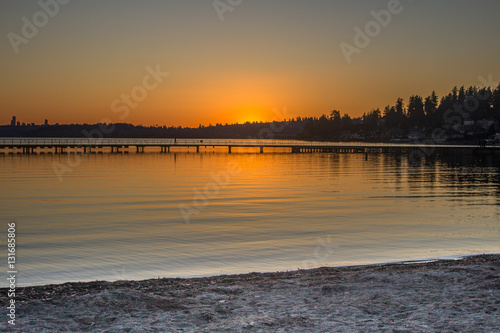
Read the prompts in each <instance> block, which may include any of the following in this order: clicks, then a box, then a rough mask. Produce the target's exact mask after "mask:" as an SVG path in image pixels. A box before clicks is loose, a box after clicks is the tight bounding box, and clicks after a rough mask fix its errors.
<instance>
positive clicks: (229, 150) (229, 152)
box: [228, 146, 231, 154]
mask: <svg viewBox="0 0 500 333" xmlns="http://www.w3.org/2000/svg"><path fill="white" fill-rule="evenodd" d="M228 148H229V149H228V154H231V146H228Z"/></svg>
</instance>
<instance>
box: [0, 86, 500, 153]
mask: <svg viewBox="0 0 500 333" xmlns="http://www.w3.org/2000/svg"><path fill="white" fill-rule="evenodd" d="M275 114H276V117H275V119H276V121H274V122H253V123H250V122H246V123H244V124H238V123H235V124H227V123H226V124H221V123H217V124H215V125H212V124H210V125H208V126H205V125H201V124H200V125H199V126H198V127H181V126H171V125H170V126H167V125H154V126H142V125H133V124H128V123H118V122H116V121H113V118H112V117H111V119H110V118H106V119H103V120H102V121H101V122H99V123H97V124H61V125H60V124H49V122H48V120H46V121H45V124H44V125H36V124H35V123H28V124H26V123H24V122H21V121H17V118H16V117H13V119H12V121H11V124H10V125H5V126H0V137H68V138H86V137H87V138H94V139H95V138H103V137H106V138H139V137H140V138H193V139H198V138H201V139H203V138H206V139H255V138H258V139H298V140H313V141H318V140H319V141H346V142H349V141H368V142H393V141H397V142H401V141H402V142H425V143H438V144H442V143H478V142H484V143H490V144H495V143H497V144H498V143H500V85H498V87H496V88H491V87H485V88H484V87H483V88H478V87H475V86H471V87H468V88H466V87H464V86H462V87H460V88H458V87H454V88H453V89H452V91H451V92H450V93H449V94H447V95H445V96H442V97H441V98H439V97H438V96H437V94H436V93H435V92H432V93H431V94H430V95H429V96H427V97H425V98H424V97H422V96H419V95H412V96H410V97H409V99H408V101H407V102H406V103H405V101H404V100H403V98H398V99H397V100H396V103H395V104H394V105H387V106H385V108H383V109H380V108H377V109H372V110H370V111H368V112H365V113H364V114H363V115H362V116H361V117H354V118H351V116H349V115H348V114H346V113H344V114H342V113H341V111H339V110H335V109H334V110H332V111H329V112H328V114H323V115H322V116H321V117H291V116H289V115H288V114H287V112H286V110H285V111H284V112H281V111H277V110H275ZM115 116H117V115H115ZM114 119H115V120H117V119H119V117H115V118H114ZM270 127H271V128H273V129H274V130H273V131H272V133H271V134H270V135H269V128H270ZM266 129H267V131H266ZM96 133H98V135H97V137H96ZM263 133H267V135H263Z"/></svg>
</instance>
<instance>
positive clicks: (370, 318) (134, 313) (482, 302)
mask: <svg viewBox="0 0 500 333" xmlns="http://www.w3.org/2000/svg"><path fill="white" fill-rule="evenodd" d="M499 259H500V255H482V256H473V257H466V258H463V259H460V260H439V261H433V262H425V263H399V264H384V265H370V266H355V267H333V268H331V267H329V268H317V269H312V270H298V271H291V272H277V273H251V274H244V275H228V276H215V277H206V278H192V279H175V278H165V279H152V280H145V281H118V282H101V281H96V282H88V283H65V284H62V285H48V286H36V287H25V288H18V289H17V294H16V305H17V308H16V310H17V313H16V315H17V317H16V326H15V329H13V327H12V326H11V325H9V324H8V323H7V319H8V317H7V308H6V307H7V304H8V298H7V290H6V289H5V288H3V290H2V293H1V295H2V296H1V302H2V310H1V312H2V318H3V320H2V322H1V323H0V331H2V332H8V331H14V330H15V331H19V332H360V331H361V332H368V331H370V332H378V331H380V332H500V328H499V324H500V260H499Z"/></svg>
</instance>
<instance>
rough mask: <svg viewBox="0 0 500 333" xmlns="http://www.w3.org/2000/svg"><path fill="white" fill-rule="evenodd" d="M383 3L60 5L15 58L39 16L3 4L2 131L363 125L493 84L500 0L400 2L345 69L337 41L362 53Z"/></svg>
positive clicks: (28, 6) (196, 0)
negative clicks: (338, 117) (153, 73)
mask: <svg viewBox="0 0 500 333" xmlns="http://www.w3.org/2000/svg"><path fill="white" fill-rule="evenodd" d="M47 1H48V0H47ZM53 1H55V0H53ZM221 1H224V0H221ZM391 1H394V0H391ZM226 2H227V1H226ZM389 2H390V1H380V0H376V1H357V2H356V3H355V4H353V3H347V2H345V1H342V2H340V1H337V2H334V1H327V0H317V1H314V2H307V1H297V0H290V1H284V0H279V1H273V2H272V3H269V2H268V1H243V2H242V3H241V5H239V6H236V7H234V8H232V11H226V12H224V13H223V14H222V17H223V18H224V20H223V21H221V19H220V16H219V15H218V12H217V10H216V9H215V8H214V6H213V4H212V1H201V0H193V1H189V2H186V1H172V2H165V1H160V0H151V1H147V2H140V1H132V0H124V1H116V0H112V1H106V2H105V3H102V2H101V1H97V0H90V1H85V2H76V1H75V2H69V3H68V4H65V5H61V4H60V5H59V8H57V13H55V14H54V13H53V14H54V15H53V17H50V18H49V19H48V21H47V22H46V24H41V26H40V27H38V28H37V29H38V31H37V33H36V34H35V35H34V36H32V37H30V38H27V39H26V40H27V43H23V44H19V45H17V52H16V47H14V46H13V43H12V36H14V35H13V34H15V35H16V36H21V37H23V36H24V35H23V26H24V25H25V21H23V18H26V19H27V20H28V21H30V22H31V23H33V22H34V17H35V18H36V15H38V19H40V18H43V14H37V13H39V12H40V11H43V9H42V8H41V7H40V5H39V4H38V3H37V2H32V3H25V2H23V3H19V2H13V1H9V2H7V1H3V2H1V3H0V17H1V20H0V29H1V31H2V33H3V36H5V38H3V39H2V40H1V42H0V58H1V59H2V60H1V65H0V66H1V67H0V68H1V73H2V75H1V78H0V80H1V86H2V89H1V92H0V94H1V95H0V109H1V113H0V124H7V123H9V122H10V119H11V117H12V116H14V115H16V116H17V118H18V120H20V121H21V122H27V123H31V122H35V123H42V122H43V120H44V119H46V118H47V119H49V122H50V123H56V122H58V123H84V122H87V123H96V122H99V121H102V120H107V121H112V122H121V121H123V122H129V123H133V124H143V125H154V124H159V125H168V126H198V124H204V125H208V124H209V123H212V124H215V123H234V122H244V121H259V120H262V121H270V120H273V118H274V117H275V114H274V113H273V109H274V108H278V109H282V108H283V107H285V106H286V108H287V110H288V115H289V116H294V117H296V116H320V115H321V114H323V113H327V114H328V113H329V112H330V110H332V109H339V110H341V112H342V113H349V114H350V115H351V116H360V115H362V114H363V113H364V112H367V111H369V110H370V109H373V108H377V107H380V108H383V107H384V106H385V105H387V104H391V103H394V101H395V100H396V98H397V97H403V98H404V99H407V98H408V97H409V96H410V95H411V94H421V95H424V96H426V95H428V94H430V93H431V92H432V90H436V91H437V93H438V94H439V95H442V94H444V93H447V92H449V90H450V89H451V88H452V87H453V86H454V85H479V84H480V82H479V80H478V77H479V76H483V77H487V76H488V75H492V77H493V79H494V80H495V79H496V80H499V78H500V69H499V67H498V65H497V61H498V59H499V58H500V46H499V45H498V43H492V40H491V33H493V32H497V31H500V23H499V20H498V19H497V18H496V14H497V13H498V12H500V3H499V2H498V1H494V0H482V1H481V0H480V1H476V2H471V1H451V0H447V1H440V2H439V4H437V3H435V2H432V1H430V0H422V1H419V2H410V1H409V0H401V3H400V5H399V7H398V8H400V9H401V10H400V12H399V13H397V14H391V19H390V23H389V24H387V26H386V27H382V26H380V31H379V33H378V34H376V35H375V36H374V37H372V38H370V39H371V40H370V44H369V45H368V46H366V47H363V48H360V49H359V54H353V55H352V57H351V60H352V61H351V63H348V61H347V60H346V57H345V55H344V54H343V52H342V49H341V48H340V45H341V43H348V44H350V45H355V44H354V38H355V35H356V32H355V30H354V28H355V27H356V26H358V27H362V28H363V29H364V28H365V27H366V24H367V23H369V22H371V21H373V20H374V16H373V15H372V14H371V11H375V12H380V11H381V10H387V8H388V3H389ZM52 10H55V9H54V8H52ZM40 15H42V16H40ZM47 17H49V16H47ZM42 23H44V22H42ZM465 23H467V24H465ZM9 34H10V36H11V37H10V38H9ZM157 66H159V68H160V69H161V71H162V72H168V73H169V75H168V76H167V77H165V78H162V80H161V82H158V84H157V85H156V84H154V83H155V81H154V80H152V78H149V79H146V82H147V83H148V84H149V88H151V89H150V90H147V89H146V90H145V88H144V82H145V81H144V80H145V78H146V77H147V76H148V75H150V74H149V72H148V70H147V69H146V68H148V67H149V68H153V69H154V68H156V67H157ZM153 85H154V88H153V87H152V86H153ZM132 92H135V93H136V95H137V96H139V97H140V98H138V99H136V100H134V99H133V98H132V102H131V104H129V105H128V106H127V104H125V103H124V102H123V101H122V97H123V96H126V95H130V94H131V93H132ZM144 92H146V95H144ZM125 98H126V97H125ZM117 99H118V101H119V102H115V101H116V100H117ZM112 105H114V107H113V106H112ZM132 106H133V107H132ZM118 107H122V109H121V111H119V112H114V111H116V110H117V108H118ZM123 107H125V108H127V110H126V112H125V111H124V110H125V109H123Z"/></svg>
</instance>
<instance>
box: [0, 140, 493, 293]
mask: <svg viewBox="0 0 500 333" xmlns="http://www.w3.org/2000/svg"><path fill="white" fill-rule="evenodd" d="M0 184H1V187H2V191H1V193H0V196H1V200H0V212H1V213H0V214H1V218H2V220H3V225H4V227H3V228H4V231H3V232H4V235H5V234H6V233H7V228H8V227H7V223H8V222H11V221H15V222H16V226H17V238H16V244H17V270H18V272H19V273H18V283H19V285H40V284H49V283H62V282H68V281H89V280H111V281H112V280H122V279H128V280H130V279H134V280H136V279H147V278H155V277H191V276H205V275H218V274H230V273H242V272H252V271H259V272H262V271H277V270H293V269H297V268H312V267H319V266H324V265H331V266H335V265H355V264H371V263H382V262H392V261H409V260H410V261H411V260H426V259H432V258H450V257H451V258H454V257H459V256H463V255H471V254H480V253H500V161H499V158H498V157H496V159H495V158H493V157H472V156H470V157H455V158H453V157H448V158H440V157H435V158H429V159H428V160H427V161H425V162H423V163H420V164H417V165H414V164H411V163H409V161H408V158H407V157H406V156H404V155H392V154H370V155H368V158H367V159H365V155H364V154H334V153H307V154H290V153H285V152H279V151H277V152H275V153H264V154H257V153H254V152H253V151H251V150H248V149H244V148H240V149H235V150H234V153H233V154H227V153H226V152H225V150H223V149H221V150H219V149H217V148H216V149H215V150H206V151H202V152H201V153H199V154H197V153H193V152H176V153H169V154H161V153H159V152H154V151H151V152H146V153H144V154H136V153H130V154H122V153H120V154H108V153H105V154H85V155H52V154H50V155H49V154H44V155H4V156H0ZM1 243H2V246H5V244H6V237H2V241H1ZM4 253H5V252H4ZM6 270H7V269H5V271H6ZM5 281H6V280H5V279H4V282H3V285H2V286H7V283H6V282H5Z"/></svg>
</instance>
